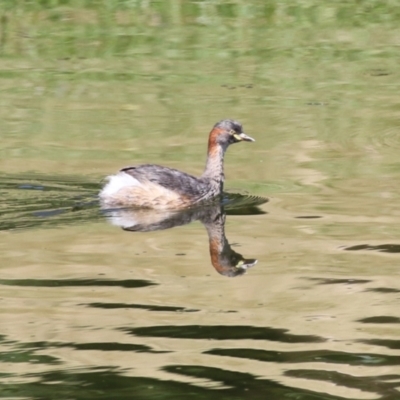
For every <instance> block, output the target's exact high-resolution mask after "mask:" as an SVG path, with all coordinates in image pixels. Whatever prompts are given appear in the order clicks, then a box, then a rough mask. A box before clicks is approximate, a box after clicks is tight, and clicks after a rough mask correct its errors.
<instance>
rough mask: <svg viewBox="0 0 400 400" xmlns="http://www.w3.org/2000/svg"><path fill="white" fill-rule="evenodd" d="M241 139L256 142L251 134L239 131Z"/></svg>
mask: <svg viewBox="0 0 400 400" xmlns="http://www.w3.org/2000/svg"><path fill="white" fill-rule="evenodd" d="M237 137H238V139H239V138H240V139H239V140H244V141H245V142H255V139H253V138H252V137H250V136H247V135H246V134H245V133H243V132H242V133H239V135H237Z"/></svg>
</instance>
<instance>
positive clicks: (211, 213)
mask: <svg viewBox="0 0 400 400" xmlns="http://www.w3.org/2000/svg"><path fill="white" fill-rule="evenodd" d="M267 201H268V200H267V199H265V198H261V197H251V196H242V195H229V196H227V197H225V198H224V199H223V201H222V202H218V203H213V204H209V205H206V206H203V207H202V208H193V209H187V210H180V211H168V212H156V211H154V210H150V209H126V208H125V209H108V210H105V214H106V216H107V219H108V220H109V222H110V223H112V224H113V225H116V226H120V227H121V228H122V229H124V230H125V231H130V232H150V231H157V230H162V229H170V228H173V227H175V226H181V225H186V224H189V223H191V222H194V221H200V222H201V223H202V224H203V225H204V226H205V228H206V230H207V234H208V239H209V247H210V258H211V263H212V265H213V267H214V268H215V269H216V271H217V272H218V273H220V274H221V275H224V276H228V277H235V276H239V275H243V274H244V273H245V272H246V271H247V270H248V269H249V268H251V267H253V266H254V265H255V264H256V263H257V260H256V259H254V258H245V257H243V256H242V255H241V254H239V253H237V252H236V251H234V250H233V249H232V248H231V246H230V244H229V242H228V240H227V238H226V236H225V221H226V216H227V215H255V214H265V212H264V211H262V210H261V209H260V208H259V207H258V206H259V205H260V204H263V203H266V202H267Z"/></svg>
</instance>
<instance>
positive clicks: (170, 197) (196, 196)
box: [99, 119, 254, 210]
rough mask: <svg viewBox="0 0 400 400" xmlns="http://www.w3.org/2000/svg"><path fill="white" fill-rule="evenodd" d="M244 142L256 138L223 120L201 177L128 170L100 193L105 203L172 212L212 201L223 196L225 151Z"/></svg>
mask: <svg viewBox="0 0 400 400" xmlns="http://www.w3.org/2000/svg"><path fill="white" fill-rule="evenodd" d="M242 141H246V142H254V139H253V138H251V137H250V136H247V135H246V134H245V133H244V132H243V128H242V125H241V124H240V123H239V122H237V121H234V120H231V119H225V120H223V121H220V122H218V123H216V124H215V125H214V127H213V129H212V130H211V132H210V136H209V139H208V153H207V162H206V167H205V170H204V172H203V174H202V175H201V176H200V177H199V178H196V177H194V176H192V175H189V174H186V173H185V172H181V171H178V170H176V169H172V168H167V167H162V166H159V165H152V164H145V165H138V166H136V167H125V168H122V169H121V170H120V171H119V172H118V173H117V174H116V175H111V176H109V177H108V183H107V184H106V185H105V186H104V188H103V189H102V191H101V192H100V194H99V196H100V199H101V201H102V204H103V205H104V206H106V207H140V208H153V209H159V210H171V209H182V208H187V207H190V206H194V205H197V204H199V203H201V202H205V201H207V200H211V199H213V198H215V197H217V196H219V195H221V194H222V190H223V185H224V154H225V151H226V149H227V148H228V146H229V145H231V144H233V143H238V142H242Z"/></svg>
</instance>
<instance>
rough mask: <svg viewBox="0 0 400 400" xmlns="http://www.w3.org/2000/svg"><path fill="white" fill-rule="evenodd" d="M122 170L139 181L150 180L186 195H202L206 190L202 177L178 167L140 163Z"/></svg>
mask: <svg viewBox="0 0 400 400" xmlns="http://www.w3.org/2000/svg"><path fill="white" fill-rule="evenodd" d="M121 171H123V172H125V173H127V174H129V175H131V176H133V177H134V178H136V179H137V180H138V181H139V182H143V183H144V182H145V181H150V182H152V183H156V184H157V185H160V186H163V187H165V188H166V189H169V190H172V191H174V192H177V193H179V194H182V195H186V196H188V195H189V196H195V197H197V196H201V195H202V194H203V193H204V190H205V187H204V186H205V185H204V183H203V182H202V180H201V179H198V178H195V177H194V176H192V175H189V174H186V173H185V172H182V171H178V170H177V169H173V168H167V167H162V166H160V165H153V164H151V165H150V164H145V165H138V166H136V167H126V168H122V169H121Z"/></svg>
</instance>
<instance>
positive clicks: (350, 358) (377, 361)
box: [205, 348, 400, 367]
mask: <svg viewBox="0 0 400 400" xmlns="http://www.w3.org/2000/svg"><path fill="white" fill-rule="evenodd" d="M205 354H213V355H217V356H222V357H235V358H244V359H249V360H257V361H263V362H273V363H285V364H297V363H306V362H312V363H328V364H345V365H356V366H358V365H362V366H366V367H377V366H382V365H400V357H398V356H391V355H382V354H374V353H350V352H344V351H332V350H310V351H288V352H282V351H272V350H259V349H243V348H234V349H212V350H209V351H206V352H205Z"/></svg>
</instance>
